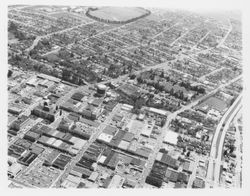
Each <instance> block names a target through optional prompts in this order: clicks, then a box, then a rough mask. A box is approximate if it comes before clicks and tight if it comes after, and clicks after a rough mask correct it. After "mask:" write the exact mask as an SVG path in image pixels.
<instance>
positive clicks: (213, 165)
mask: <svg viewBox="0 0 250 196" xmlns="http://www.w3.org/2000/svg"><path fill="white" fill-rule="evenodd" d="M241 98H242V94H240V95H239V96H238V98H237V99H236V100H235V102H234V103H233V104H232V106H231V107H230V108H229V109H228V110H227V112H226V113H225V114H224V115H223V117H222V118H221V120H220V122H219V124H218V126H217V128H216V130H215V133H214V137H213V141H212V145H211V150H210V159H209V164H208V169H207V177H206V181H207V186H213V184H214V182H215V183H216V184H218V183H219V182H218V181H219V180H218V179H219V178H218V171H219V170H218V168H220V161H221V153H222V147H223V143H224V137H225V133H226V130H227V129H226V128H227V127H228V126H229V123H230V119H231V118H232V115H233V114H234V113H235V111H237V108H238V107H239V106H240V103H241V102H240V101H241ZM223 124H224V125H227V126H224V128H223V133H222V134H220V132H221V129H222V126H223ZM223 136H224V137H223ZM219 137H220V138H219ZM218 138H219V139H220V141H219V142H218ZM221 143H222V144H221ZM221 145H222V147H221ZM218 163H219V164H218ZM214 172H216V175H214Z"/></svg>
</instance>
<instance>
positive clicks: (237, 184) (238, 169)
mask: <svg viewBox="0 0 250 196" xmlns="http://www.w3.org/2000/svg"><path fill="white" fill-rule="evenodd" d="M241 115H242V108H241V110H240V111H239V112H238V114H237V116H236V117H235V118H234V126H235V128H236V131H235V146H236V152H235V154H236V159H237V160H236V168H235V176H234V179H233V187H236V188H241V187H242V184H241V183H242V180H241V175H242V151H241V145H242V142H243V141H242V133H241V131H240V130H239V126H240V125H239V123H238V119H239V118H241V117H240V116H241Z"/></svg>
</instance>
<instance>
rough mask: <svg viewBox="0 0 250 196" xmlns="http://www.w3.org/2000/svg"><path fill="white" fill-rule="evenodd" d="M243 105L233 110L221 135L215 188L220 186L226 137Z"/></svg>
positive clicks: (216, 162) (215, 172)
mask: <svg viewBox="0 0 250 196" xmlns="http://www.w3.org/2000/svg"><path fill="white" fill-rule="evenodd" d="M241 107H242V105H241V102H240V101H239V104H238V105H237V106H236V107H235V109H233V112H232V113H231V115H230V117H229V118H228V120H227V122H226V124H225V127H224V128H223V132H222V135H221V139H220V143H219V147H218V149H217V152H216V154H217V157H216V159H215V169H214V183H215V184H214V186H215V187H218V186H220V174H221V173H220V170H221V165H222V161H221V159H222V154H223V146H224V140H225V136H226V133H227V130H228V128H229V125H230V123H231V122H232V120H233V118H234V117H235V115H236V114H237V113H238V112H239V110H240V109H241Z"/></svg>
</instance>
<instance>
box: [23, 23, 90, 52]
mask: <svg viewBox="0 0 250 196" xmlns="http://www.w3.org/2000/svg"><path fill="white" fill-rule="evenodd" d="M92 23H95V22H89V23H85V24H79V25H76V26H73V27H70V28H66V29H63V30H60V31H56V32H53V33H49V34H46V35H43V36H37V37H36V39H35V40H34V42H33V44H32V45H31V46H30V47H29V48H27V49H26V52H30V51H31V50H32V49H33V48H34V47H35V46H36V45H37V44H38V42H39V41H40V40H41V39H44V38H48V37H49V36H52V35H55V34H60V33H64V32H67V31H70V30H72V29H75V28H78V27H81V26H85V25H88V24H92Z"/></svg>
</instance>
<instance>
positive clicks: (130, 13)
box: [89, 7, 146, 21]
mask: <svg viewBox="0 0 250 196" xmlns="http://www.w3.org/2000/svg"><path fill="white" fill-rule="evenodd" d="M145 13H146V10H144V9H141V8H124V7H102V8H99V9H98V10H94V11H90V12H89V14H90V15H92V16H95V17H98V18H100V19H104V20H110V21H127V20H130V19H132V18H136V17H139V16H141V15H143V14H145Z"/></svg>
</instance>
